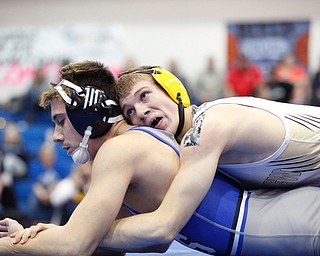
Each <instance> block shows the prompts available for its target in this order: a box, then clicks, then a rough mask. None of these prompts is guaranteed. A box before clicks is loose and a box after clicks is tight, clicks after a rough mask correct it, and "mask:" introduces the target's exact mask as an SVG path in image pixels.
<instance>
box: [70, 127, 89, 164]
mask: <svg viewBox="0 0 320 256" xmlns="http://www.w3.org/2000/svg"><path fill="white" fill-rule="evenodd" d="M91 131H92V127H91V126H88V127H87V129H86V131H85V132H84V136H83V139H82V142H81V143H80V146H79V147H78V148H77V149H75V151H73V153H72V160H73V162H74V163H75V164H79V165H81V164H85V163H86V162H88V161H90V154H89V151H88V140H89V138H90V136H91Z"/></svg>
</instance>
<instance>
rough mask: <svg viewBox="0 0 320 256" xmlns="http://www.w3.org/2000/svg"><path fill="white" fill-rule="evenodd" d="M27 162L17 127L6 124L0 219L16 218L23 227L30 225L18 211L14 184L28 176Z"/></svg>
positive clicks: (1, 159) (0, 161) (0, 153)
mask: <svg viewBox="0 0 320 256" xmlns="http://www.w3.org/2000/svg"><path fill="white" fill-rule="evenodd" d="M28 162H29V155H28V154H27V150H26V148H25V146H24V143H23V141H22V138H21V131H20V129H19V126H18V125H17V124H16V123H13V122H7V123H6V126H5V128H4V134H3V141H2V143H1V149H0V206H1V207H0V217H1V218H4V217H10V218H16V219H17V220H19V221H21V223H23V224H24V225H30V224H31V223H30V221H29V219H28V217H27V216H26V215H25V214H24V213H22V212H21V211H20V209H19V206H18V203H17V201H18V200H17V195H16V191H15V187H14V184H15V182H16V181H17V180H19V179H23V178H26V177H27V176H28Z"/></svg>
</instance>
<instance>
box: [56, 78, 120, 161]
mask: <svg viewBox="0 0 320 256" xmlns="http://www.w3.org/2000/svg"><path fill="white" fill-rule="evenodd" d="M62 86H66V87H68V88H69V89H70V90H71V93H69V94H67V93H66V92H65V91H64V88H63V87H62ZM54 89H56V90H57V91H58V93H59V94H60V96H61V97H62V99H63V100H64V102H65V103H66V112H67V115H68V117H69V119H70V122H71V123H72V125H73V127H74V128H75V130H76V131H77V132H78V133H79V134H80V135H81V136H83V139H82V142H81V143H80V146H79V147H78V148H77V149H76V150H75V151H74V152H73V154H72V159H73V161H74V162H75V163H76V164H85V163H86V162H88V161H90V155H89V152H88V144H87V142H88V140H89V138H90V137H91V138H92V139H94V138H99V137H101V136H103V135H104V134H106V133H107V132H108V131H109V130H110V129H111V126H112V124H113V123H116V122H118V121H120V120H122V119H123V116H122V114H121V113H122V112H121V108H120V106H119V105H118V104H117V103H116V102H115V101H113V100H111V99H108V98H107V96H106V94H105V93H104V91H102V90H100V89H97V88H94V87H92V86H85V87H81V86H78V85H76V84H74V83H71V82H70V81H68V80H65V79H63V80H62V81H60V83H58V84H57V85H56V86H55V87H54Z"/></svg>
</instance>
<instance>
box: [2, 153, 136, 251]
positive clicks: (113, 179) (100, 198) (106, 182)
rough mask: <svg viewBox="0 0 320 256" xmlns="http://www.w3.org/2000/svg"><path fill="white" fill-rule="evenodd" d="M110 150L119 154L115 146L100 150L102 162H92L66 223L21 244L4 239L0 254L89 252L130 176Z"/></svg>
mask: <svg viewBox="0 0 320 256" xmlns="http://www.w3.org/2000/svg"><path fill="white" fill-rule="evenodd" d="M120 149H121V150H122V152H123V148H120ZM106 150H107V148H106ZM111 152H112V153H111ZM99 153H100V152H99ZM113 153H114V154H118V151H116V150H115V147H113V150H110V149H109V150H108V154H105V153H103V152H101V155H103V161H99V162H98V164H94V165H93V171H92V183H91V186H90V189H89V191H88V193H87V195H86V196H85V198H84V199H83V200H82V202H81V203H80V204H79V206H78V207H77V208H76V210H75V211H74V213H73V214H72V216H71V217H70V220H69V221H68V223H67V224H66V225H64V226H61V227H54V228H51V229H48V230H45V231H43V232H40V233H39V234H38V236H37V239H31V240H29V241H28V242H27V243H26V244H24V245H20V244H16V245H14V244H13V241H12V239H11V238H3V239H1V240H0V254H1V255H16V254H23V255H91V254H92V253H93V251H94V250H95V248H96V247H97V246H98V244H99V242H100V241H101V240H102V239H103V237H104V236H105V235H106V233H107V232H108V230H109V228H110V227H111V224H112V222H113V221H114V219H115V218H116V215H117V213H118V212H119V209H120V206H121V203H122V201H123V198H124V195H125V193H126V190H127V187H128V184H129V182H130V179H131V177H130V175H131V174H130V170H126V172H124V171H121V170H123V168H122V167H123V166H119V163H118V162H116V159H115V160H114V161H113V158H115V157H114V156H113ZM106 155H107V156H108V157H106ZM98 157H99V156H98V155H97V157H96V158H98ZM101 157H102V156H101ZM124 161H125V160H124ZM120 165H121V164H120ZM120 167H121V168H122V169H121V168H120Z"/></svg>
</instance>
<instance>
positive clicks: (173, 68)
mask: <svg viewBox="0 0 320 256" xmlns="http://www.w3.org/2000/svg"><path fill="white" fill-rule="evenodd" d="M168 70H169V71H170V72H171V73H172V74H174V75H175V76H176V77H177V78H179V80H180V81H181V83H182V84H183V85H184V87H186V89H187V91H188V94H189V97H190V101H191V104H196V105H198V102H197V98H196V96H195V95H194V92H193V90H192V86H190V85H189V83H188V81H187V78H186V76H185V75H184V74H183V73H182V72H181V70H180V68H179V65H178V62H177V61H176V60H175V59H172V60H170V62H169V67H168Z"/></svg>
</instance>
